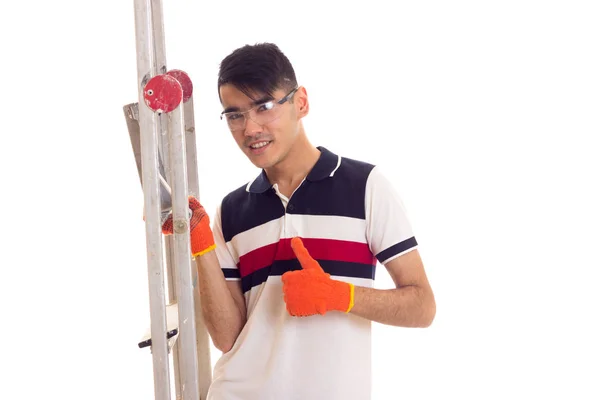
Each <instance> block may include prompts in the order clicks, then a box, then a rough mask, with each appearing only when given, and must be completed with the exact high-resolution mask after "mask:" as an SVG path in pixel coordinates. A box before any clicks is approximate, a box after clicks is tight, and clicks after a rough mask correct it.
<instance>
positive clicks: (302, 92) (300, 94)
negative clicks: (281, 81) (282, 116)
mask: <svg viewBox="0 0 600 400" xmlns="http://www.w3.org/2000/svg"><path fill="white" fill-rule="evenodd" d="M294 104H295V105H296V112H297V113H298V118H303V117H305V116H306V115H307V114H308V111H309V108H310V107H309V103H308V94H307V93H306V88H305V87H304V86H300V87H299V88H298V90H297V91H296V94H295V96H294Z"/></svg>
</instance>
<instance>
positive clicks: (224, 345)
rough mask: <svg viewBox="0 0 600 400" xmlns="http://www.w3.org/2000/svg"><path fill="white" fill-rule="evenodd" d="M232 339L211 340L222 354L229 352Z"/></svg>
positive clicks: (231, 346)
mask: <svg viewBox="0 0 600 400" xmlns="http://www.w3.org/2000/svg"><path fill="white" fill-rule="evenodd" d="M233 343H234V341H233V340H219V341H217V340H213V344H214V345H215V347H216V348H217V349H218V350H220V351H221V352H222V353H223V354H225V353H227V352H229V351H230V350H231V349H232V348H233Z"/></svg>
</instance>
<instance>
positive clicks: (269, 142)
mask: <svg viewBox="0 0 600 400" xmlns="http://www.w3.org/2000/svg"><path fill="white" fill-rule="evenodd" d="M302 91H303V92H304V90H303V89H302ZM219 92H220V95H221V103H222V104H223V110H224V112H225V113H226V114H225V115H224V116H223V119H225V120H227V121H228V122H227V125H228V128H229V129H230V130H231V133H232V135H233V138H234V139H235V141H236V142H237V144H238V146H239V147H240V149H241V150H242V151H243V152H244V154H246V156H247V157H248V158H249V159H250V161H251V162H252V163H253V164H254V165H255V166H256V167H258V168H262V169H264V168H270V167H273V166H274V165H276V164H277V163H279V162H280V161H281V160H282V159H284V158H285V156H286V155H287V153H288V152H289V150H290V148H291V147H292V145H293V144H294V141H295V139H296V137H297V134H298V131H299V125H300V124H299V122H300V118H301V117H302V116H303V115H302V112H300V113H299V112H298V111H299V110H298V103H297V102H294V103H292V102H290V101H289V100H288V101H285V102H283V103H282V104H279V103H278V102H279V101H280V100H281V99H283V98H284V97H286V96H287V95H288V94H289V93H290V92H289V91H285V90H284V89H278V90H276V91H275V92H274V93H273V94H272V96H269V95H265V94H262V93H252V98H250V97H248V96H246V95H245V94H244V93H243V92H241V91H240V90H239V89H237V88H236V87H235V86H233V85H229V84H226V85H223V86H221V88H220V89H219ZM297 95H300V93H299V92H297V93H293V94H291V95H290V96H289V99H292V98H294V99H295V97H294V96H297Z"/></svg>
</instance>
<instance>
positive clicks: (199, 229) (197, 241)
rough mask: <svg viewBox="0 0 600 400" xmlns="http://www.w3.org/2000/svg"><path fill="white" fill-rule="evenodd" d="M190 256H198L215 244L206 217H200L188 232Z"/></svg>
mask: <svg viewBox="0 0 600 400" xmlns="http://www.w3.org/2000/svg"><path fill="white" fill-rule="evenodd" d="M190 247H191V250H192V257H198V256H201V255H203V254H206V253H208V252H209V251H211V250H214V249H215V248H216V247H217V246H216V244H215V239H214V237H213V233H212V229H210V225H209V222H208V217H205V218H202V219H201V220H200V222H199V223H198V225H197V226H196V227H195V228H194V230H193V231H192V232H191V234H190Z"/></svg>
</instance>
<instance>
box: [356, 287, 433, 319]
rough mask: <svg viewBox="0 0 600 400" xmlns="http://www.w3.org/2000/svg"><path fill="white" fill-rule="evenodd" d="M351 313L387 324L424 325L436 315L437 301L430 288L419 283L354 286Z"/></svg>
mask: <svg viewBox="0 0 600 400" xmlns="http://www.w3.org/2000/svg"><path fill="white" fill-rule="evenodd" d="M350 313H352V314H355V315H358V316H360V317H363V318H366V319H369V320H371V321H375V322H379V323H382V324H386V325H394V326H402V327H422V328H424V327H428V326H429V325H430V324H431V322H432V321H433V318H434V316H435V300H434V298H433V294H432V293H431V291H428V290H425V289H422V288H420V287H418V286H404V287H401V288H397V289H388V290H381V289H373V288H367V287H362V286H355V288H354V307H353V308H352V310H350Z"/></svg>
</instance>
